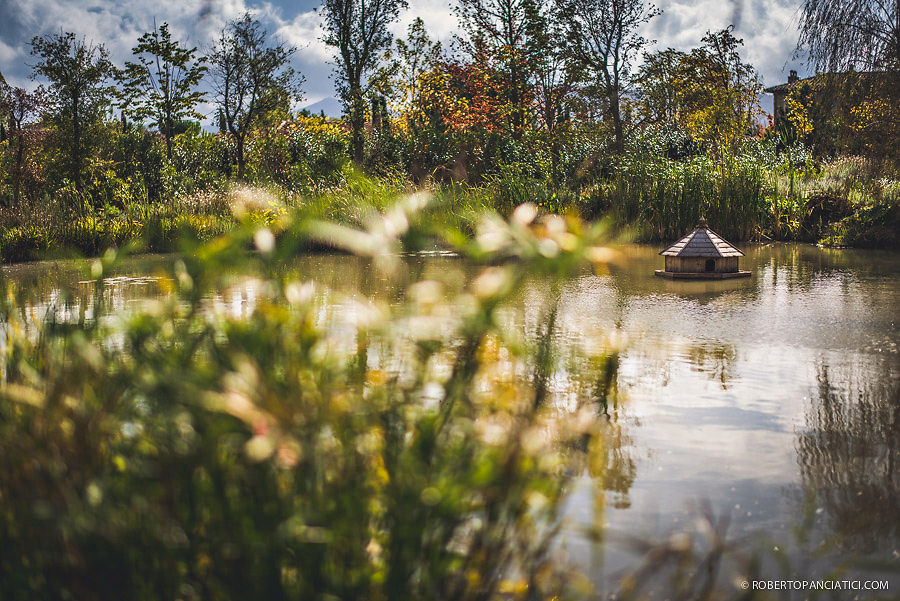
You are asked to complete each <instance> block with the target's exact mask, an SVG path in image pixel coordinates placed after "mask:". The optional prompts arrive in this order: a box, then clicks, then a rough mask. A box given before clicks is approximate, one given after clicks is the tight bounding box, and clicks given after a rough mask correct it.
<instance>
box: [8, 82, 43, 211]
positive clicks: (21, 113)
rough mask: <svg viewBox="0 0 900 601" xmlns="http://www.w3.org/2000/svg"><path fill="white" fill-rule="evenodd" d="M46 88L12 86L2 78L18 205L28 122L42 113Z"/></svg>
mask: <svg viewBox="0 0 900 601" xmlns="http://www.w3.org/2000/svg"><path fill="white" fill-rule="evenodd" d="M45 94H46V93H45V91H44V88H43V87H41V86H38V88H37V89H36V90H35V91H34V92H29V91H27V90H25V89H24V88H19V87H10V86H8V85H7V84H6V82H5V81H3V80H2V78H0V115H6V116H7V117H8V120H9V131H8V135H9V137H10V138H11V139H12V140H13V141H14V142H13V144H14V147H15V150H14V152H13V165H12V168H11V169H10V173H11V175H12V178H13V204H14V205H18V204H19V199H20V197H21V191H22V180H23V179H24V175H25V156H26V150H27V146H28V142H29V137H30V136H29V132H28V129H27V128H26V127H25V126H26V124H27V122H28V121H29V120H30V119H31V118H33V117H37V116H38V115H40V113H41V111H42V110H43V107H44V98H45Z"/></svg>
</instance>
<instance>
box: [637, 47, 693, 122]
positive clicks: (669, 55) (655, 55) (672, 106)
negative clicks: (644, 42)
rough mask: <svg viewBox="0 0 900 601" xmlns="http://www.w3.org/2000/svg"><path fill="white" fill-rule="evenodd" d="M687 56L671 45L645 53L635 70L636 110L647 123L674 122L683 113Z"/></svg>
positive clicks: (678, 119) (677, 120)
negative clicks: (641, 62) (637, 68)
mask: <svg viewBox="0 0 900 601" xmlns="http://www.w3.org/2000/svg"><path fill="white" fill-rule="evenodd" d="M687 59H688V55H687V54H686V53H684V52H680V51H678V50H675V49H674V48H666V49H665V50H658V51H656V52H652V53H647V54H644V63H643V64H642V65H641V68H640V70H639V71H638V74H637V77H636V78H635V83H636V84H637V86H638V92H639V94H638V107H639V108H638V110H639V111H640V113H641V116H642V118H643V119H644V121H645V122H647V123H676V122H679V121H680V118H681V113H682V108H683V107H682V102H681V94H682V92H683V91H684V88H685V86H686V84H687V83H688V82H686V81H684V80H683V78H684V77H686V76H688V73H687V72H686V69H685V65H686V64H687Z"/></svg>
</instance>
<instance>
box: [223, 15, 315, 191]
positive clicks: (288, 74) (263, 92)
mask: <svg viewBox="0 0 900 601" xmlns="http://www.w3.org/2000/svg"><path fill="white" fill-rule="evenodd" d="M294 52H296V49H295V48H293V47H288V46H285V45H284V44H281V43H279V44H275V45H273V46H269V45H268V32H267V31H266V30H265V29H264V28H263V26H262V24H261V23H260V22H259V21H258V20H256V19H254V18H252V17H251V16H250V13H245V14H244V16H243V17H241V18H240V19H235V20H233V21H231V22H229V23H228V24H227V25H226V26H225V28H224V29H223V30H222V34H221V36H220V37H219V40H218V42H217V43H216V47H215V49H214V51H213V53H212V54H211V55H210V57H209V63H210V65H211V67H212V68H211V74H212V76H213V88H214V89H215V91H216V103H217V104H218V105H219V118H220V125H224V128H225V130H226V131H227V132H228V133H229V134H230V135H231V136H232V137H233V138H234V141H235V146H236V151H237V152H236V155H237V156H236V158H237V164H238V178H240V179H243V178H244V169H245V165H246V158H245V154H244V147H245V142H246V139H247V134H248V133H249V132H250V131H251V130H252V129H253V128H254V127H256V126H257V125H258V124H260V123H261V122H262V121H263V120H264V119H265V118H266V117H267V116H269V115H270V114H272V113H273V111H276V110H277V109H279V108H282V109H283V108H289V107H290V102H291V100H292V99H296V100H299V99H300V97H301V94H300V85H301V83H302V77H300V76H298V75H297V73H296V72H295V71H294V69H292V68H291V67H290V66H289V65H288V63H289V61H290V58H291V56H292V55H293V54H294Z"/></svg>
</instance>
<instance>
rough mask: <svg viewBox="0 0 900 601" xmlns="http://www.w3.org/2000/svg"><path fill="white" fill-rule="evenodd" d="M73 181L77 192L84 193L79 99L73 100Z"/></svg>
mask: <svg viewBox="0 0 900 601" xmlns="http://www.w3.org/2000/svg"><path fill="white" fill-rule="evenodd" d="M71 157H72V181H74V182H75V190H77V191H78V192H81V191H82V187H83V186H82V183H81V122H80V121H79V116H78V98H77V97H74V98H72V150H71Z"/></svg>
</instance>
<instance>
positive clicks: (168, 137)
mask: <svg viewBox="0 0 900 601" xmlns="http://www.w3.org/2000/svg"><path fill="white" fill-rule="evenodd" d="M173 129H174V127H172V119H170V118H166V158H167V159H169V160H170V161H171V160H172V130H173Z"/></svg>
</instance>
